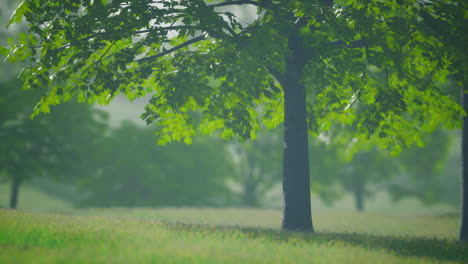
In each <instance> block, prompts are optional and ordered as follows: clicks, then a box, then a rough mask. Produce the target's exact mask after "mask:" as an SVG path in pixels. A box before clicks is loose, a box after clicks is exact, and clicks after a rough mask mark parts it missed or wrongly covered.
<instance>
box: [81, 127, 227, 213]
mask: <svg viewBox="0 0 468 264" xmlns="http://www.w3.org/2000/svg"><path fill="white" fill-rule="evenodd" d="M153 130H154V129H152V128H141V127H139V126H137V125H136V124H134V123H132V122H130V121H125V122H123V123H121V125H120V127H118V128H116V129H114V130H112V131H111V132H110V133H109V135H107V136H105V137H101V139H100V141H99V142H98V144H97V146H96V149H95V151H96V153H95V154H94V155H95V156H96V160H95V161H94V162H95V164H94V167H95V168H96V173H93V174H90V175H88V176H86V175H84V176H83V177H81V178H79V182H78V184H79V190H81V191H82V192H83V193H86V195H85V196H84V197H83V199H81V201H78V205H79V206H93V207H108V206H129V207H134V206H151V207H153V206H190V205H196V206H201V205H203V206H210V205H211V206H217V205H221V204H226V203H228V202H229V200H230V199H231V193H230V190H229V189H228V188H227V186H226V184H225V181H226V178H228V177H231V175H230V173H232V167H231V163H230V161H229V159H228V153H227V152H226V150H225V148H224V144H221V143H220V142H218V141H217V140H215V139H212V138H206V137H205V138H202V137H195V138H194V142H193V144H192V145H191V146H187V145H185V144H181V143H170V144H167V145H166V146H157V145H156V140H155V137H154V131H153Z"/></svg>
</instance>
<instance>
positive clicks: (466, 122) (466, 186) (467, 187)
mask: <svg viewBox="0 0 468 264" xmlns="http://www.w3.org/2000/svg"><path fill="white" fill-rule="evenodd" d="M463 86H464V87H463V89H462V92H463V94H462V104H463V109H465V112H467V113H468V94H467V93H465V92H464V89H466V86H465V84H464V85H463ZM467 165H468V118H467V117H466V116H465V117H464V118H463V133H462V185H461V193H462V195H461V196H462V201H461V204H462V205H461V223H460V240H462V241H468V167H467Z"/></svg>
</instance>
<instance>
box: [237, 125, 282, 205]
mask: <svg viewBox="0 0 468 264" xmlns="http://www.w3.org/2000/svg"><path fill="white" fill-rule="evenodd" d="M257 137H258V138H257V139H256V140H249V141H245V142H234V143H232V144H230V145H229V150H230V152H231V156H232V159H233V160H234V164H235V166H234V171H235V175H234V179H233V181H234V183H235V184H238V185H240V187H241V195H240V196H241V203H242V204H243V205H246V206H249V207H258V206H260V205H261V203H262V199H263V198H264V197H265V195H266V193H267V192H268V191H269V190H271V188H272V187H273V186H275V185H277V184H278V183H279V182H280V180H281V158H282V157H281V152H280V150H281V146H280V143H281V139H280V131H279V130H278V129H275V130H270V131H265V130H263V131H261V132H260V133H258V135H257Z"/></svg>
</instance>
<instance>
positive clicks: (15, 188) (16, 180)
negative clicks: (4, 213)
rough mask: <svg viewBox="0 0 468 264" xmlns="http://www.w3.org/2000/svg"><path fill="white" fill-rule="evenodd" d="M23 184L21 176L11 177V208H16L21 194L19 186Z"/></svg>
mask: <svg viewBox="0 0 468 264" xmlns="http://www.w3.org/2000/svg"><path fill="white" fill-rule="evenodd" d="M20 184H21V179H20V177H16V176H14V177H13V178H12V179H11V191H10V208H11V209H16V207H17V206H18V195H19V187H20Z"/></svg>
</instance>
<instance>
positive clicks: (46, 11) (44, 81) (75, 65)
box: [3, 0, 465, 145]
mask: <svg viewBox="0 0 468 264" xmlns="http://www.w3.org/2000/svg"><path fill="white" fill-rule="evenodd" d="M331 3H333V4H331ZM239 5H246V6H250V7H251V8H256V10H257V13H258V16H257V17H256V19H255V20H254V21H253V22H251V23H249V24H247V23H245V22H243V21H242V20H241V19H240V18H239V14H238V13H239V12H234V11H232V9H229V8H227V7H232V6H239ZM460 5H463V7H464V5H465V4H462V3H457V2H453V1H437V2H434V3H433V2H425V1H219V2H216V3H206V2H205V1H201V0H197V1H150V0H146V1H121V0H118V1H81V0H80V1H74V0H68V1H24V2H23V3H22V4H21V5H20V6H19V7H18V9H17V10H16V13H15V15H14V16H13V17H12V19H11V23H14V22H19V21H20V20H21V19H22V18H23V16H24V17H25V18H26V20H27V21H28V22H29V23H30V25H31V26H30V29H29V34H24V35H22V37H21V39H20V41H19V43H11V44H10V46H9V47H10V49H9V51H7V50H4V51H3V53H4V54H5V55H6V56H7V57H8V58H9V59H10V60H16V59H25V58H31V59H32V61H33V63H32V64H31V65H30V66H28V67H27V68H26V69H25V70H24V71H23V73H22V76H23V77H24V79H25V80H26V83H25V86H26V87H28V88H42V89H43V88H44V87H47V88H48V89H47V92H46V93H45V94H44V95H46V96H45V97H44V98H43V99H42V100H41V103H40V107H39V108H38V109H37V110H36V113H37V112H40V111H43V112H48V111H49V105H54V104H58V103H60V102H64V101H68V100H70V99H71V98H72V97H73V95H76V96H77V97H78V100H79V101H87V102H99V103H101V104H105V103H108V102H109V101H110V100H112V98H113V97H114V96H115V95H117V94H119V93H123V94H125V95H127V97H128V98H129V99H133V98H135V97H138V96H143V95H145V94H147V93H151V94H154V96H153V99H152V100H151V101H150V102H149V104H148V105H147V108H146V112H145V113H144V115H143V118H145V119H146V120H147V121H148V122H152V121H153V120H159V125H162V126H165V127H166V128H165V130H164V131H163V132H166V133H165V137H167V140H170V139H175V140H179V139H186V140H187V141H189V137H190V136H192V135H193V134H194V133H195V130H194V127H193V126H194V123H193V122H192V120H191V119H190V115H187V113H189V112H190V111H194V110H201V111H202V112H203V113H204V115H203V118H204V122H202V123H201V126H202V128H203V130H205V131H207V132H209V131H212V130H214V129H217V128H224V135H225V136H232V135H233V134H238V135H241V136H242V137H250V136H251V135H252V134H251V132H252V130H256V129H257V128H258V127H259V126H258V120H257V119H256V112H255V106H256V105H258V104H265V105H266V109H265V113H266V115H265V120H268V121H269V122H267V123H268V124H269V125H270V126H274V125H277V124H279V123H280V122H281V121H282V116H281V115H282V111H281V110H282V109H281V107H282V106H281V99H279V98H281V96H280V93H281V89H279V88H280V87H279V86H280V85H279V84H281V82H282V75H284V72H285V70H286V69H285V67H286V65H285V60H286V57H287V56H288V53H290V52H291V49H290V48H288V41H290V39H289V37H288V35H289V33H290V31H291V27H296V28H297V29H298V38H300V43H297V45H299V44H300V45H301V46H302V47H301V48H302V49H301V53H302V56H303V57H304V64H306V66H307V67H306V69H305V71H304V74H303V76H302V77H301V78H303V79H304V81H305V83H306V84H307V86H308V93H307V94H308V102H309V105H308V108H309V116H308V118H309V127H310V129H311V131H320V130H323V129H326V128H328V127H329V126H330V123H331V122H332V121H333V120H338V121H341V122H345V123H352V122H356V123H357V124H358V127H359V132H360V133H363V134H365V135H374V134H375V135H379V136H381V137H383V138H389V139H391V140H392V141H391V142H392V144H394V143H395V142H402V143H405V145H407V144H411V143H412V142H414V141H419V140H420V139H421V133H419V130H420V129H429V130H432V129H434V128H435V127H436V126H437V125H438V124H440V123H446V122H449V123H453V122H452V121H453V120H455V121H459V120H460V118H459V117H458V116H459V114H460V113H461V109H460V106H459V105H458V103H457V102H455V101H453V100H452V99H451V98H450V97H448V96H447V93H446V91H443V90H442V91H441V90H440V89H439V86H438V85H437V83H438V82H439V83H440V82H444V81H445V79H446V78H447V76H448V75H450V74H452V72H451V70H452V68H451V66H452V65H451V61H450V60H449V59H450V56H449V53H448V51H447V50H446V49H444V48H443V42H442V41H441V40H440V39H437V38H435V37H434V36H432V35H431V34H430V31H429V28H430V27H431V25H432V24H431V23H430V22H431V20H430V19H431V18H432V17H433V16H440V14H439V13H440V12H442V11H443V10H442V11H440V10H438V9H436V8H439V9H440V8H446V9H449V10H450V13H448V14H452V13H454V12H458V13H460V12H461V13H462V14H463V12H464V11H463V8H458V9H457V8H456V7H457V6H460ZM456 10H459V11H456ZM436 11H437V12H439V13H435V12H436ZM447 16H448V15H447ZM426 20H429V21H430V22H429V23H428V22H426ZM265 40H268V41H265ZM278 81H279V83H278ZM357 103H359V104H363V105H366V106H367V107H365V108H364V107H361V108H364V110H361V111H360V112H359V113H357V112H356V111H355V108H354V107H352V106H353V104H357ZM234 120H235V121H234ZM428 120H429V121H428ZM457 125H458V124H457Z"/></svg>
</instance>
